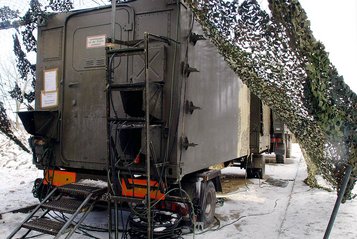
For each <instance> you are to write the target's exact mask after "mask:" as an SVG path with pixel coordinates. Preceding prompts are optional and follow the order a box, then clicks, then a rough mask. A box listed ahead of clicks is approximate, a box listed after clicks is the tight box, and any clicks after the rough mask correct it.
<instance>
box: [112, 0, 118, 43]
mask: <svg viewBox="0 0 357 239" xmlns="http://www.w3.org/2000/svg"><path fill="white" fill-rule="evenodd" d="M116 7H117V1H116V0H112V43H113V42H114V41H115V14H116Z"/></svg>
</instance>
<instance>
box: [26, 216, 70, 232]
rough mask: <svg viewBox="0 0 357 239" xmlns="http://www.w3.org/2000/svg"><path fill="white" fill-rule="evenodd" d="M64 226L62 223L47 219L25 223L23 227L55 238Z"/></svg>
mask: <svg viewBox="0 0 357 239" xmlns="http://www.w3.org/2000/svg"><path fill="white" fill-rule="evenodd" d="M63 226H64V223H62V222H57V221H52V220H49V219H46V218H37V219H34V220H31V221H29V222H25V223H24V224H23V225H22V227H24V228H27V229H30V230H34V231H38V232H42V233H46V234H50V235H54V236H55V235H57V234H58V232H59V231H60V230H61V228H62V227H63Z"/></svg>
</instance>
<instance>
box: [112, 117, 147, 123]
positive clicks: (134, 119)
mask: <svg viewBox="0 0 357 239" xmlns="http://www.w3.org/2000/svg"><path fill="white" fill-rule="evenodd" d="M109 121H111V122H118V123H122V122H145V118H143V117H137V118H109Z"/></svg>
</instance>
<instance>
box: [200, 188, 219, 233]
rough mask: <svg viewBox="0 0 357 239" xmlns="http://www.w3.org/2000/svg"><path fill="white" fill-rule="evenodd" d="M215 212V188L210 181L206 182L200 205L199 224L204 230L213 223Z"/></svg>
mask: <svg viewBox="0 0 357 239" xmlns="http://www.w3.org/2000/svg"><path fill="white" fill-rule="evenodd" d="M215 211H216V188H215V187H214V184H213V182H212V181H209V182H207V184H206V188H205V190H204V192H203V198H202V205H201V222H203V225H204V227H205V228H207V227H208V226H209V225H211V224H212V223H213V222H214V220H215V219H214V215H215Z"/></svg>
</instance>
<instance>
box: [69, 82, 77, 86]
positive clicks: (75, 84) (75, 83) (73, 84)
mask: <svg viewBox="0 0 357 239" xmlns="http://www.w3.org/2000/svg"><path fill="white" fill-rule="evenodd" d="M77 85H79V82H69V84H68V87H74V86H77Z"/></svg>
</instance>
